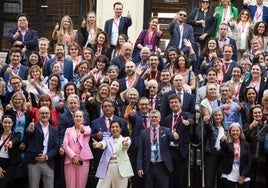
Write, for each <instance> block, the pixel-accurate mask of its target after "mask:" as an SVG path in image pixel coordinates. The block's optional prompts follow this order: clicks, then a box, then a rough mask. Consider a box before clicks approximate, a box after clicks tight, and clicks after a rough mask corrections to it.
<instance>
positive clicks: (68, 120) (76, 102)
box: [58, 94, 90, 145]
mask: <svg viewBox="0 0 268 188" xmlns="http://www.w3.org/2000/svg"><path fill="white" fill-rule="evenodd" d="M67 107H68V110H67V111H65V112H64V113H63V114H61V115H60V118H59V126H58V127H59V129H58V132H59V139H60V140H59V141H60V145H61V144H62V142H63V138H64V134H65V131H66V129H67V128H69V127H72V126H74V120H73V114H74V113H75V111H77V110H79V108H80V99H79V97H78V96H77V95H76V94H71V95H69V96H68V98H67ZM89 122H90V120H89V116H88V113H87V112H86V111H84V125H89Z"/></svg>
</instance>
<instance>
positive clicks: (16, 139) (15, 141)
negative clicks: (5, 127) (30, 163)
mask: <svg viewBox="0 0 268 188" xmlns="http://www.w3.org/2000/svg"><path fill="white" fill-rule="evenodd" d="M2 134H3V132H2V131H1V133H0V137H2ZM9 140H11V141H12V148H9V147H8V161H9V164H12V165H16V164H18V163H19V162H20V161H21V157H20V153H19V144H20V133H19V132H17V133H15V132H12V133H11V135H10V137H9ZM2 147H4V146H2Z"/></svg>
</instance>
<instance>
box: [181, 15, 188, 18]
mask: <svg viewBox="0 0 268 188" xmlns="http://www.w3.org/2000/svg"><path fill="white" fill-rule="evenodd" d="M179 15H180V16H183V17H184V18H185V17H186V16H187V15H186V14H179Z"/></svg>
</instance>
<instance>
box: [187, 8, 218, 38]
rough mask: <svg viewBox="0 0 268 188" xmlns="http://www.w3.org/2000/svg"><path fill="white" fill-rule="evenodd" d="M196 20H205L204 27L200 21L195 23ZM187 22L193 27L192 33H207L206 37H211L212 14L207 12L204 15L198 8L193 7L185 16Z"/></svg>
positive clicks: (213, 22)
mask: <svg viewBox="0 0 268 188" xmlns="http://www.w3.org/2000/svg"><path fill="white" fill-rule="evenodd" d="M196 20H205V28H204V27H203V26H202V24H201V23H196ZM187 23H188V24H190V25H192V27H193V29H194V35H196V36H201V35H202V34H204V33H207V34H208V36H207V38H208V37H211V36H212V34H213V31H214V27H215V20H214V19H213V14H212V13H209V12H207V13H206V15H205V14H204V12H203V11H202V10H201V9H200V8H194V9H193V11H192V12H191V13H190V14H189V16H188V18H187Z"/></svg>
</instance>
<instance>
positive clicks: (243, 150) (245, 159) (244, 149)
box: [219, 141, 252, 177]
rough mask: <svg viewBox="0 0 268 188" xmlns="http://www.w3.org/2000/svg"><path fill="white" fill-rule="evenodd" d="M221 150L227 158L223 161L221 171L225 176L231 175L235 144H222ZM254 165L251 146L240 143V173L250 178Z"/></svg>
mask: <svg viewBox="0 0 268 188" xmlns="http://www.w3.org/2000/svg"><path fill="white" fill-rule="evenodd" d="M221 150H222V151H224V152H225V154H226V156H225V158H224V160H223V161H222V163H221V165H220V168H219V171H220V172H221V173H223V174H230V173H231V171H232V166H233V161H234V146H233V143H227V142H226V141H225V142H221ZM251 165H252V157H251V155H250V149H249V144H248V143H247V142H245V141H241V142H240V165H239V172H240V175H241V176H244V177H249V175H250V169H251Z"/></svg>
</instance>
